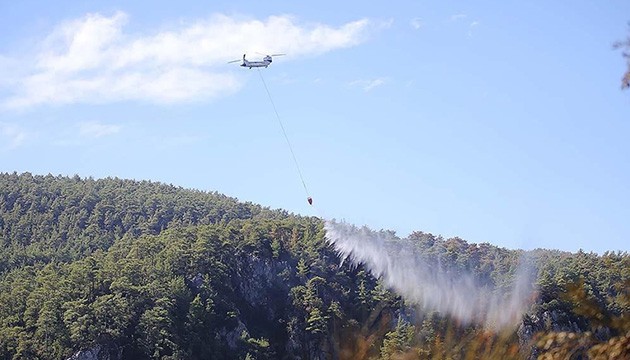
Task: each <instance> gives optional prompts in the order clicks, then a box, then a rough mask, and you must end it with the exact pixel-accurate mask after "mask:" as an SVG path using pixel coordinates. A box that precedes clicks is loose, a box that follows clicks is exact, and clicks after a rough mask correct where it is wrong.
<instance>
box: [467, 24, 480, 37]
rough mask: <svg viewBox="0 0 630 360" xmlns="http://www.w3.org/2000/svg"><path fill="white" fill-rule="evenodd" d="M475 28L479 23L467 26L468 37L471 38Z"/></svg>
mask: <svg viewBox="0 0 630 360" xmlns="http://www.w3.org/2000/svg"><path fill="white" fill-rule="evenodd" d="M477 26H479V21H473V22H471V23H470V25H469V26H468V37H472V36H473V29H474V28H476V27H477Z"/></svg>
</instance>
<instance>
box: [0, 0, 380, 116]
mask: <svg viewBox="0 0 630 360" xmlns="http://www.w3.org/2000/svg"><path fill="white" fill-rule="evenodd" d="M128 22H129V16H128V15H127V14H125V13H122V12H118V13H116V14H114V15H112V16H109V17H108V16H104V15H101V14H88V15H85V16H84V17H82V18H79V19H75V20H72V21H68V22H65V23H62V24H60V25H59V26H57V27H56V28H55V29H54V30H53V31H52V32H51V34H49V35H48V36H47V37H46V38H45V40H44V41H42V44H41V46H40V48H39V51H38V53H37V54H35V56H34V57H35V59H36V62H35V64H34V65H32V66H31V68H29V69H26V70H27V71H25V72H26V73H28V75H26V76H22V77H20V78H18V79H17V80H16V81H15V84H13V85H12V86H11V87H10V89H9V90H10V91H9V93H10V95H9V97H8V98H5V99H0V103H3V105H4V106H5V107H13V108H25V107H30V106H35V105H40V104H70V103H79V102H81V103H106V102H114V101H125V100H139V101H148V102H155V103H179V102H186V101H194V100H199V99H210V98H214V97H217V96H222V95H227V94H230V93H233V92H235V91H237V90H238V89H239V88H240V87H241V82H240V81H239V78H238V77H237V75H236V74H235V72H234V70H233V68H228V67H227V66H226V65H225V63H226V62H227V61H228V60H232V59H235V58H237V57H240V55H241V54H242V53H243V51H245V50H247V51H250V52H253V51H260V52H268V53H276V52H283V53H287V54H288V55H289V56H287V57H286V58H287V60H286V61H290V60H291V59H292V58H294V57H299V56H305V55H318V54H322V53H325V52H328V51H331V50H334V49H339V48H345V47H351V46H355V45H357V44H359V43H361V42H362V41H364V40H365V39H366V38H367V35H368V33H369V31H370V29H378V28H379V25H378V24H374V23H372V22H370V21H369V20H367V19H362V20H357V21H353V22H349V23H346V24H343V25H341V26H338V27H333V26H329V25H324V24H301V23H298V21H297V20H296V19H294V18H293V17H291V16H271V17H269V18H267V19H265V20H257V19H243V18H236V17H229V16H226V15H214V16H212V17H210V18H208V19H202V20H197V21H194V22H192V23H187V24H180V25H179V26H177V27H176V28H172V29H169V30H163V31H155V32H153V33H148V34H146V33H145V34H134V33H129V32H126V31H125V25H126V24H127V23H128ZM380 27H382V26H380ZM0 60H2V59H1V58H0ZM21 73H23V72H21Z"/></svg>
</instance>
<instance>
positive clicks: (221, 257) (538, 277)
mask: <svg viewBox="0 0 630 360" xmlns="http://www.w3.org/2000/svg"><path fill="white" fill-rule="evenodd" d="M0 233H1V234H2V237H1V238H0V241H1V243H0V244H1V246H0V358H1V359H70V358H72V359H88V358H98V359H489V358H490V359H535V358H539V359H589V358H592V359H622V358H630V319H628V310H630V301H629V300H630V299H629V287H630V256H628V254H627V253H626V252H606V253H604V254H595V253H586V252H583V251H578V252H577V253H569V252H563V251H558V250H550V249H537V250H532V251H523V250H509V249H505V248H500V247H496V246H493V245H491V244H487V243H484V244H472V243H468V242H466V241H465V240H463V239H460V238H448V239H445V238H443V237H441V236H438V235H433V234H430V233H426V232H422V231H417V232H414V233H412V234H411V235H410V236H408V237H407V238H405V239H402V240H404V241H405V242H408V243H411V244H413V247H414V249H415V250H414V251H417V252H418V254H421V255H422V256H425V257H426V258H428V259H434V260H435V261H437V260H439V266H444V267H446V268H449V269H453V271H458V269H459V270H461V271H464V270H465V271H467V272H470V273H471V274H473V275H474V277H475V278H476V279H479V280H480V281H482V282H483V283H484V284H490V285H492V286H494V287H495V288H497V289H502V288H504V287H505V286H507V285H506V284H509V283H510V282H511V281H512V279H513V278H514V276H515V272H516V271H517V268H518V260H519V258H521V257H522V256H523V254H525V253H526V254H527V255H528V256H529V257H530V258H531V259H532V262H533V264H534V269H535V279H534V281H535V285H536V288H537V291H536V293H535V296H534V297H533V298H532V299H531V301H530V304H529V308H528V311H527V312H526V313H525V314H524V315H523V317H522V319H520V320H519V323H518V325H517V326H516V327H514V328H513V329H509V330H503V331H492V330H491V329H487V328H484V327H483V326H481V325H478V324H462V323H458V322H457V321H455V320H453V319H451V318H450V317H449V316H446V315H445V314H441V313H439V312H435V311H429V310H427V309H425V308H423V307H422V306H418V304H414V303H411V302H409V301H408V300H407V299H405V298H403V297H401V296H400V295H399V294H397V293H396V292H394V291H393V290H392V289H390V288H388V287H387V286H386V284H385V283H384V282H383V279H382V278H380V277H376V276H374V275H373V274H372V273H370V271H369V270H368V269H367V268H366V267H365V266H363V265H361V264H358V265H357V264H352V263H351V262H349V261H342V259H341V258H340V257H339V254H338V253H337V252H336V251H335V249H334V248H333V247H332V246H331V245H330V244H329V243H328V242H327V241H326V231H325V229H324V222H323V220H322V219H319V218H316V217H305V216H299V215H295V214H291V213H289V212H287V211H283V210H272V209H269V208H266V207H263V206H259V205H256V204H252V203H248V202H241V201H238V200H237V199H234V198H230V197H228V196H225V195H222V194H220V193H217V192H204V191H198V190H191V189H184V188H181V187H176V186H173V185H166V184H162V183H157V182H151V181H135V180H124V179H118V178H106V179H92V178H81V177H79V176H74V177H65V176H53V175H46V176H42V175H32V174H30V173H22V174H18V173H1V174H0ZM602 241H605V239H602Z"/></svg>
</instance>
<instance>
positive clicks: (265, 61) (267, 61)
mask: <svg viewBox="0 0 630 360" xmlns="http://www.w3.org/2000/svg"><path fill="white" fill-rule="evenodd" d="M258 54H260V53H258ZM260 55H263V54H260ZM283 55H286V54H271V55H265V56H264V57H263V58H262V60H261V61H250V60H247V54H243V59H242V60H241V59H238V60H232V61H228V64H230V63H235V62H239V61H241V66H242V67H248V68H250V69H251V68H261V67H264V68H266V67H268V66H269V65H271V62H272V61H273V59H272V56H283ZM258 74H260V80H261V81H262V83H263V85H264V86H265V90H266V91H267V95H268V96H269V102H271V106H272V107H273V110H274V112H275V113H276V118H277V119H278V124H280V128H281V129H282V134H283V135H284V139H285V140H286V141H287V145H288V146H289V150H290V151H291V156H292V157H293V162H295V168H296V169H297V171H298V175H300V180H301V181H302V185H303V186H304V191H305V192H306V196H307V198H306V201H308V204H309V205H311V206H313V198H312V197H311V194H310V193H309V192H308V188H307V187H306V182H305V181H304V176H302V170H300V164H298V161H297V158H296V157H295V152H293V147H292V146H291V142H290V141H289V137H288V136H287V133H286V131H284V125H283V124H282V120H281V119H280V115H278V110H276V105H275V104H274V102H273V99H272V98H271V93H270V92H269V88H268V87H267V83H265V79H264V78H263V75H262V72H261V71H260V70H259V71H258Z"/></svg>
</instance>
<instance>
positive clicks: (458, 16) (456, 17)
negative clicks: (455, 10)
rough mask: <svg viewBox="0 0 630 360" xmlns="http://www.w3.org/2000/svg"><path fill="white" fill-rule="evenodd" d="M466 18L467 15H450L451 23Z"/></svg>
mask: <svg viewBox="0 0 630 360" xmlns="http://www.w3.org/2000/svg"><path fill="white" fill-rule="evenodd" d="M467 17H468V15H466V14H454V15H451V21H458V20H463V19H465V18H467Z"/></svg>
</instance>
